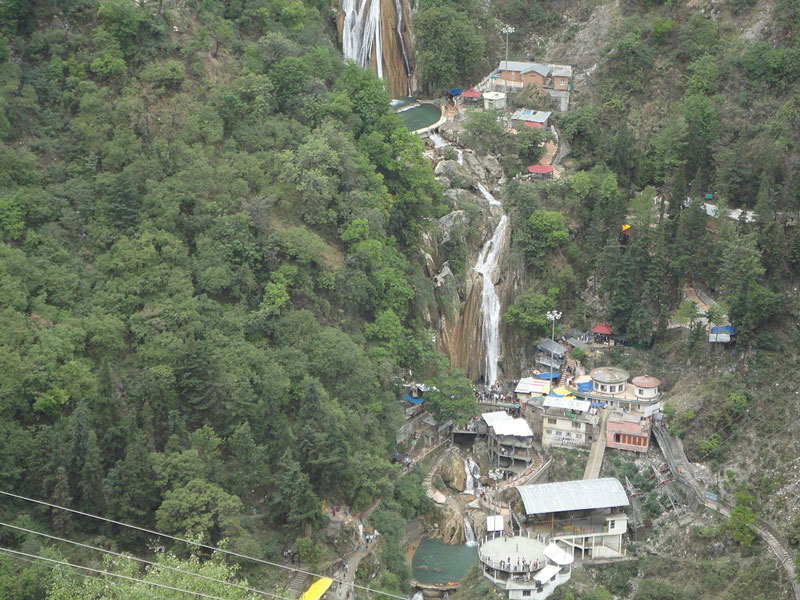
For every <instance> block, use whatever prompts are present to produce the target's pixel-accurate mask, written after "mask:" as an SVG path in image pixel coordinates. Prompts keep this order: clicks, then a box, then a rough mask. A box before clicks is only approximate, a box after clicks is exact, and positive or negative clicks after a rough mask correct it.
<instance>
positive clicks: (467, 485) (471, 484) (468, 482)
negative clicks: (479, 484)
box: [464, 456, 475, 494]
mask: <svg viewBox="0 0 800 600" xmlns="http://www.w3.org/2000/svg"><path fill="white" fill-rule="evenodd" d="M470 461H472V459H471V458H470V457H469V456H468V457H467V458H465V459H464V473H465V474H466V478H465V479H464V493H465V494H474V493H475V478H474V477H473V476H472V468H471V466H470Z"/></svg>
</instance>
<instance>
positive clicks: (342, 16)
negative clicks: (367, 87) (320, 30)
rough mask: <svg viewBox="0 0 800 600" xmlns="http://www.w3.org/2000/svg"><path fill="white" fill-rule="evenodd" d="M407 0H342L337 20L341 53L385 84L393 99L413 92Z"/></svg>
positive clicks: (409, 16)
mask: <svg viewBox="0 0 800 600" xmlns="http://www.w3.org/2000/svg"><path fill="white" fill-rule="evenodd" d="M410 18H411V11H410V9H409V6H408V1H407V0H340V10H339V14H338V18H337V21H336V24H337V28H338V30H339V39H340V40H341V42H342V52H343V54H344V56H345V58H349V59H352V60H355V61H356V62H357V63H358V64H360V65H361V66H362V67H366V66H368V65H369V66H371V67H372V69H373V70H374V71H375V72H376V73H377V74H378V77H380V78H381V79H383V80H385V81H386V87H387V88H388V90H389V94H390V95H391V96H392V97H393V98H399V97H401V96H408V95H411V94H412V92H413V91H414V87H415V86H414V60H413V52H412V43H411V33H410V30H409V26H408V23H409V20H410Z"/></svg>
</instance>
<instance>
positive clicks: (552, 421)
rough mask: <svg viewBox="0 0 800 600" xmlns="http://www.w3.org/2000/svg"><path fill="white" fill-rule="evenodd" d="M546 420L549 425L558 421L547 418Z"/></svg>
mask: <svg viewBox="0 0 800 600" xmlns="http://www.w3.org/2000/svg"><path fill="white" fill-rule="evenodd" d="M547 422H548V423H549V424H550V425H555V424H556V423H558V421H557V420H556V419H547Z"/></svg>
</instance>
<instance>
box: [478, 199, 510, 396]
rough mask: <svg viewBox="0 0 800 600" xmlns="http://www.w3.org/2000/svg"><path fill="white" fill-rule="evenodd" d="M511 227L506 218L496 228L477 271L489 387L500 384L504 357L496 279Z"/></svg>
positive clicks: (481, 254) (483, 249) (485, 378)
mask: <svg viewBox="0 0 800 600" xmlns="http://www.w3.org/2000/svg"><path fill="white" fill-rule="evenodd" d="M478 185H480V184H478ZM487 193H488V192H487ZM507 227H508V217H507V216H506V215H503V216H502V218H501V219H500V222H499V223H498V224H497V227H495V230H494V233H493V234H492V239H490V240H489V241H488V242H486V243H485V244H484V245H483V248H482V249H481V253H480V255H479V256H478V262H477V263H475V266H474V267H473V269H474V270H475V271H476V272H478V273H480V274H481V275H482V276H483V285H482V288H483V290H482V296H481V312H482V313H483V352H484V358H485V359H486V369H485V371H484V382H485V383H486V385H492V384H493V383H494V382H495V381H497V358H498V356H499V355H500V298H498V297H497V292H495V289H494V281H493V279H492V278H493V276H494V272H495V270H496V269H497V265H498V263H499V262H500V258H501V256H500V255H501V250H502V248H503V238H504V236H505V233H506V228H507Z"/></svg>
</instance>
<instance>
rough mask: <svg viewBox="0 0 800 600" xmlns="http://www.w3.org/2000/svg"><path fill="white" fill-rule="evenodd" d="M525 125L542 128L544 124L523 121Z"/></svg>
mask: <svg viewBox="0 0 800 600" xmlns="http://www.w3.org/2000/svg"><path fill="white" fill-rule="evenodd" d="M525 127H538V128H539V129H543V128H544V125H542V124H541V123H536V122H534V121H525Z"/></svg>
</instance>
